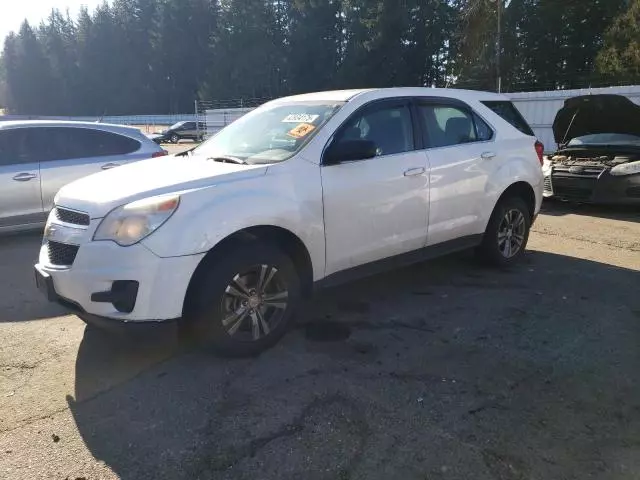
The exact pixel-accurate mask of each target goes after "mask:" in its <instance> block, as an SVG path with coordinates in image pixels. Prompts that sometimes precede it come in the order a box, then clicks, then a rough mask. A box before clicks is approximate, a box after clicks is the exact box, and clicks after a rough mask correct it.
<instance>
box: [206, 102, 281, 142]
mask: <svg viewBox="0 0 640 480" xmlns="http://www.w3.org/2000/svg"><path fill="white" fill-rule="evenodd" d="M267 101H269V99H268V98H252V99H238V100H225V101H203V100H196V101H195V119H196V120H197V125H198V129H202V130H203V133H202V137H203V138H208V137H210V136H211V135H215V134H216V133H217V132H219V131H220V130H222V129H223V128H224V127H226V126H227V125H229V124H230V123H233V122H235V121H236V120H237V119H238V118H240V117H242V116H243V115H245V114H247V113H249V112H250V111H251V110H253V109H254V108H256V107H259V106H260V105H262V104H263V103H265V102H267Z"/></svg>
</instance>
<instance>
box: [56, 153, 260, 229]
mask: <svg viewBox="0 0 640 480" xmlns="http://www.w3.org/2000/svg"><path fill="white" fill-rule="evenodd" d="M266 172H267V165H238V164H233V163H219V162H214V161H213V160H207V159H206V158H205V157H198V156H190V157H177V156H167V157H160V158H153V159H149V160H143V161H139V162H135V163H131V164H129V165H124V166H121V167H117V168H114V169H111V170H106V171H104V172H100V173H96V174H93V175H89V176H88V177H84V178H81V179H79V180H76V181H75V182H72V183H70V184H68V185H66V186H64V187H63V188H62V189H61V190H60V191H59V193H58V195H57V196H56V204H57V205H61V206H65V207H68V208H73V209H75V210H79V211H83V212H87V213H89V215H90V216H91V218H102V217H104V216H105V215H106V214H107V213H109V212H110V211H111V210H113V209H114V208H116V207H119V206H120V205H124V204H126V203H129V202H133V201H135V200H140V199H142V198H147V197H152V196H155V195H162V194H168V193H174V192H183V191H188V190H194V189H199V188H205V187H214V186H215V185H218V184H221V183H228V182H233V181H239V180H244V179H247V178H252V177H259V176H262V175H264V174H265V173H266Z"/></svg>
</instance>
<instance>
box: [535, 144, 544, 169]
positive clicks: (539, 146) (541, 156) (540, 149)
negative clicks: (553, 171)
mask: <svg viewBox="0 0 640 480" xmlns="http://www.w3.org/2000/svg"><path fill="white" fill-rule="evenodd" d="M536 153H537V154H538V160H540V165H542V164H543V163H544V145H543V144H542V142H540V141H538V140H536Z"/></svg>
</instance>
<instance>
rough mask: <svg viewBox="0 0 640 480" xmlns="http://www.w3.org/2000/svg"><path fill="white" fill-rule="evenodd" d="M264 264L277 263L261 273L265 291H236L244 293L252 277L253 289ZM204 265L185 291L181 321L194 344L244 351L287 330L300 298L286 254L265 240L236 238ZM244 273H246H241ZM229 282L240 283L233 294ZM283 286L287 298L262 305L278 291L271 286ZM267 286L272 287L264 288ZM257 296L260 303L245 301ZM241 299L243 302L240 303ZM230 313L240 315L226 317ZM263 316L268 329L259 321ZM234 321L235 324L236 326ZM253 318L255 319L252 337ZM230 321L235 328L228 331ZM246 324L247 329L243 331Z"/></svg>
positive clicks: (233, 353) (265, 345) (255, 350)
mask: <svg viewBox="0 0 640 480" xmlns="http://www.w3.org/2000/svg"><path fill="white" fill-rule="evenodd" d="M263 266H269V268H271V267H275V269H276V273H274V275H273V276H272V277H271V280H270V282H266V277H268V276H269V275H270V272H271V270H269V271H268V273H266V274H263V278H265V282H264V284H265V285H266V287H267V288H266V289H265V294H264V295H260V293H257V294H255V295H252V296H251V297H248V296H244V297H240V296H239V295H236V293H243V292H241V290H242V289H243V288H244V287H247V286H249V287H250V284H251V281H249V280H251V279H255V281H256V286H255V289H256V290H258V289H259V287H258V282H259V277H260V272H261V271H262V267H263ZM204 268H206V270H204V271H203V272H202V274H199V275H198V277H197V279H196V282H197V284H196V285H194V288H195V290H194V292H193V295H190V296H189V301H190V302H191V303H192V305H186V306H185V307H186V308H185V310H186V315H185V318H184V320H183V322H184V324H183V327H185V328H186V333H187V334H188V335H189V338H191V339H193V340H195V342H196V343H197V344H199V345H203V346H210V347H212V348H213V350H214V351H215V352H216V353H218V354H220V355H223V356H228V357H248V356H254V355H257V354H259V353H261V352H263V351H265V350H267V349H269V348H271V347H272V346H273V345H275V344H276V343H277V342H278V341H279V340H280V339H281V338H282V336H283V335H284V334H285V333H286V332H287V330H288V328H289V326H290V324H291V322H292V320H293V315H294V312H295V310H296V307H297V305H298V302H299V300H300V279H299V278H298V273H297V271H296V268H295V265H294V264H293V262H292V261H291V259H290V258H289V257H288V256H287V255H285V254H284V253H283V252H281V251H280V250H278V249H277V248H275V247H273V246H271V245H268V244H260V243H257V242H251V243H241V244H239V245H237V246H236V247H235V248H231V249H229V250H226V251H225V252H224V253H223V254H219V255H216V256H215V257H214V260H213V261H211V262H209V263H208V266H205V267H204ZM243 274H246V275H245V276H242V275H243ZM236 277H239V278H238V280H239V281H240V283H239V284H238V283H237V282H236V281H235V278H236ZM247 279H249V280H247ZM267 283H268V285H267ZM232 284H233V285H234V286H235V287H239V286H241V287H243V288H235V292H234V294H231V293H228V292H229V291H231V286H232ZM276 287H277V288H276ZM250 289H251V290H253V289H254V288H253V287H250ZM282 289H284V292H286V293H287V295H286V300H284V301H283V300H280V301H277V300H272V303H273V304H278V305H279V307H278V308H276V307H273V306H269V305H267V304H266V303H267V301H266V299H267V298H268V297H269V298H275V297H276V295H283V294H282V293H280V294H278V293H274V292H276V290H277V291H278V292H282ZM267 290H270V292H271V293H267ZM258 298H259V299H260V300H259V301H260V302H262V299H264V301H265V303H264V304H262V303H260V306H257V307H256V308H255V309H252V307H251V305H250V304H249V302H257V301H258ZM241 303H245V304H247V305H246V306H243V305H241ZM283 304H286V307H284V308H282V305H283ZM247 309H248V311H249V312H250V313H247V314H245V313H242V315H240V313H239V312H241V311H242V312H244V310H247ZM258 311H259V312H260V313H259V314H258ZM234 317H238V318H239V317H242V319H240V320H238V321H236V320H231V319H232V318H234ZM225 319H226V320H227V321H229V320H231V322H230V323H229V324H227V326H226V327H225V325H224V324H223V321H224V320H225ZM265 322H266V323H267V327H268V330H267V328H265V326H264V325H265ZM271 322H272V323H271ZM236 323H239V324H240V325H239V326H236ZM256 323H257V324H258V325H259V326H258V332H259V338H257V339H256V337H255V334H256V333H255V328H256V326H255V324H256ZM234 327H235V328H236V330H235V331H234V332H233V333H230V330H232V329H233V328H234ZM247 328H248V329H249V330H250V332H247V331H246V329H247Z"/></svg>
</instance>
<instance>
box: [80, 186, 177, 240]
mask: <svg viewBox="0 0 640 480" xmlns="http://www.w3.org/2000/svg"><path fill="white" fill-rule="evenodd" d="M179 204H180V197H179V196H178V195H170V196H161V197H152V198H145V199H144V200H138V201H136V202H132V203H129V204H127V205H123V206H121V207H118V208H116V209H115V210H112V211H111V212H110V213H109V214H108V215H107V216H106V217H104V218H103V219H102V222H100V225H98V229H97V230H96V233H95V234H94V236H93V239H94V240H112V241H114V242H116V243H117V244H118V245H121V246H123V247H128V246H129V245H133V244H134V243H138V242H139V241H140V240H142V239H143V238H145V237H147V236H148V235H151V233H153V232H154V231H155V230H157V229H158V228H160V226H161V225H162V224H163V223H165V222H166V221H167V220H169V218H170V217H171V215H173V213H174V212H175V211H176V209H177V208H178V205H179Z"/></svg>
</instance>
